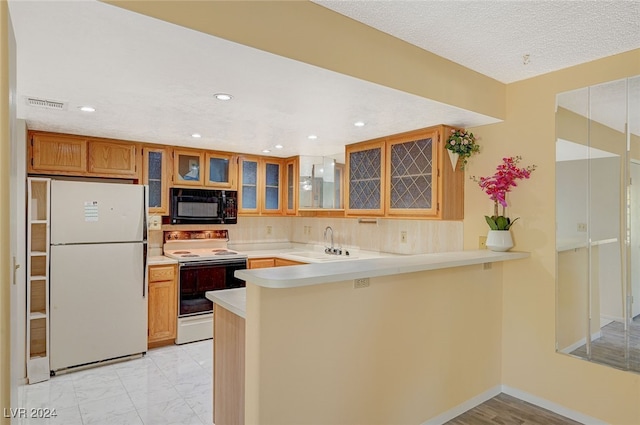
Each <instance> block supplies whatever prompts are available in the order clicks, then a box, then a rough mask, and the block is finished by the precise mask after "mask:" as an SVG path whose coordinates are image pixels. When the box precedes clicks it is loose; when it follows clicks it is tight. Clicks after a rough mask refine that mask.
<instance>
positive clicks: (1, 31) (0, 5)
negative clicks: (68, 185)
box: [0, 1, 15, 424]
mask: <svg viewBox="0 0 640 425" xmlns="http://www.w3.org/2000/svg"><path fill="white" fill-rule="evenodd" d="M8 22H9V11H8V8H7V3H6V2H5V1H0V75H2V78H1V79H0V99H2V101H0V409H3V411H4V408H9V407H15V406H10V402H11V373H10V366H11V350H10V341H11V337H10V335H11V332H10V330H11V328H10V326H11V322H10V320H9V296H10V292H9V289H10V287H9V285H10V283H9V282H10V274H9V256H10V253H9V116H10V103H9V77H8V76H9V69H10V68H9V40H10V38H9V25H8ZM4 416H5V415H2V416H0V423H2V424H5V423H6V424H8V423H9V420H8V419H6V418H4Z"/></svg>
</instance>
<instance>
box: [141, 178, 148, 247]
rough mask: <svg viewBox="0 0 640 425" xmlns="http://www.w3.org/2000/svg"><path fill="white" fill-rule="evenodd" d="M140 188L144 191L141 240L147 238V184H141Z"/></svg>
mask: <svg viewBox="0 0 640 425" xmlns="http://www.w3.org/2000/svg"><path fill="white" fill-rule="evenodd" d="M142 189H143V191H144V196H143V197H142V211H143V216H142V217H143V218H142V220H143V221H142V240H143V241H146V240H147V215H148V214H149V210H148V205H149V191H148V190H147V185H146V184H145V185H143V186H142Z"/></svg>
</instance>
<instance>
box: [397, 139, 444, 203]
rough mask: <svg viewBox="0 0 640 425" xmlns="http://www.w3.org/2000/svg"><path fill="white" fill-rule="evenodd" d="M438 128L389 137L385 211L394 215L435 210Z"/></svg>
mask: <svg viewBox="0 0 640 425" xmlns="http://www.w3.org/2000/svg"><path fill="white" fill-rule="evenodd" d="M438 144H439V132H438V131H437V130H435V129H434V130H429V131H418V132H415V133H409V134H403V135H400V136H396V137H390V138H389V139H387V143H386V150H387V153H386V158H387V163H386V164H385V166H386V167H387V170H386V175H387V176H388V178H387V179H386V180H385V188H384V190H385V192H386V193H387V196H386V199H385V211H386V212H387V214H388V215H397V216H435V215H436V214H437V212H438V194H439V193H438V192H439V191H438V184H437V183H438V178H437V174H438V169H439V168H438V164H437V160H438V153H437V149H438Z"/></svg>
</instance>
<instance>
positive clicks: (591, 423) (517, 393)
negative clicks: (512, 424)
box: [502, 385, 608, 425]
mask: <svg viewBox="0 0 640 425" xmlns="http://www.w3.org/2000/svg"><path fill="white" fill-rule="evenodd" d="M502 392H503V393H505V394H508V395H510V396H513V397H516V398H519V399H520V400H523V401H526V402H529V403H531V404H535V405H536V406H538V407H542V408H543V409H547V410H550V411H552V412H554V413H557V414H558V415H562V416H564V417H567V418H569V419H573V420H574V421H577V422H581V423H583V424H588V425H608V424H607V422H604V421H601V420H600V419H596V418H593V417H591V416H587V415H585V414H584V413H580V412H577V411H575V410H571V409H569V408H567V407H564V406H562V405H560V404H557V403H554V402H552V401H549V400H545V399H544V398H540V397H538V396H535V395H533V394H529V393H527V392H524V391H521V390H518V389H516V388H511V387H509V386H507V385H503V386H502Z"/></svg>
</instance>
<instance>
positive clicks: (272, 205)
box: [261, 159, 282, 214]
mask: <svg viewBox="0 0 640 425" xmlns="http://www.w3.org/2000/svg"><path fill="white" fill-rule="evenodd" d="M261 162H262V165H263V168H262V172H263V176H264V188H263V189H262V195H263V198H262V205H261V206H262V214H280V213H282V191H281V190H280V186H281V177H282V161H280V160H277V159H263V160H262V161H261Z"/></svg>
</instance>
